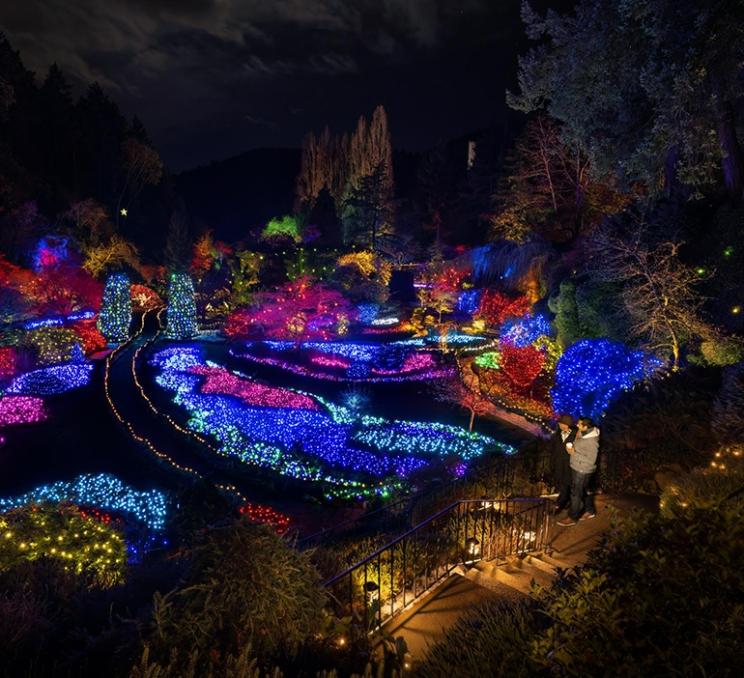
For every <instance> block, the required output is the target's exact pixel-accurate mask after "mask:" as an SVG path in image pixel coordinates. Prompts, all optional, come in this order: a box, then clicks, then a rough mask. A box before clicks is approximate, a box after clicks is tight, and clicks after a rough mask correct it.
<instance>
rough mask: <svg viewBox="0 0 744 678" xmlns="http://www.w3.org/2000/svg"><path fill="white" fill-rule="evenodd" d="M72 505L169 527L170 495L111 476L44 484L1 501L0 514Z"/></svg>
mask: <svg viewBox="0 0 744 678" xmlns="http://www.w3.org/2000/svg"><path fill="white" fill-rule="evenodd" d="M43 502H51V503H59V502H70V503H72V504H77V505H80V506H89V507H92V508H97V509H103V510H104V511H108V512H112V513H117V514H120V515H122V516H123V517H124V518H125V519H127V520H130V521H134V522H136V523H139V524H141V525H144V526H146V527H147V528H148V529H150V530H153V531H155V532H161V531H162V530H163V529H164V528H165V519H166V516H167V513H168V501H167V499H166V496H165V495H164V494H163V493H162V492H160V491H158V490H147V491H139V490H135V489H132V488H131V487H129V486H128V485H125V484H124V483H123V482H122V481H121V480H119V478H117V477H116V476H113V475H110V474H108V473H100V474H97V475H81V476H78V477H77V478H75V480H71V481H58V482H56V483H52V484H50V485H41V486H40V487H37V488H35V489H33V490H31V491H30V492H26V493H25V494H22V495H19V496H16V497H5V498H0V513H4V512H6V511H10V510H11V509H16V508H19V507H21V506H26V505H28V504H39V503H43Z"/></svg>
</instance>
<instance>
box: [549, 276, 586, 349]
mask: <svg viewBox="0 0 744 678" xmlns="http://www.w3.org/2000/svg"><path fill="white" fill-rule="evenodd" d="M548 308H550V310H551V311H552V312H553V313H554V314H555V328H556V331H557V334H558V342H559V343H560V345H561V346H562V347H563V348H564V349H566V348H568V347H569V346H570V345H571V344H573V343H574V342H576V341H578V340H579V339H580V338H581V336H582V335H581V326H580V325H579V309H578V306H577V304H576V284H575V283H574V282H573V281H571V280H562V281H561V284H560V285H559V287H558V294H557V295H556V296H554V297H551V298H550V299H549V300H548Z"/></svg>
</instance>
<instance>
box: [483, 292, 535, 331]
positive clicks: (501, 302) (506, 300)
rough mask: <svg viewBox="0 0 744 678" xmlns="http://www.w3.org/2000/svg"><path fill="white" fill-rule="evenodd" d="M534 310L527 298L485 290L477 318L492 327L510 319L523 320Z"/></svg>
mask: <svg viewBox="0 0 744 678" xmlns="http://www.w3.org/2000/svg"><path fill="white" fill-rule="evenodd" d="M531 308H532V304H531V302H530V300H529V299H528V298H527V297H526V296H519V297H510V296H508V295H506V294H504V293H503V292H499V291H497V290H485V291H484V292H483V294H482V295H481V299H480V305H479V307H478V312H477V313H476V317H478V318H481V319H483V320H485V321H486V322H487V323H489V324H490V325H501V324H502V323H503V322H504V321H505V320H507V319H508V318H521V317H522V316H525V315H527V314H528V313H529V312H530V309H531Z"/></svg>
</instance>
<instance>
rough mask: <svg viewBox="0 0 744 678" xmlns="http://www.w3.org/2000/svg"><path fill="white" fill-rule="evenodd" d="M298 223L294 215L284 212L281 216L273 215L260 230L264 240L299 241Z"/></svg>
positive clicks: (300, 236)
mask: <svg viewBox="0 0 744 678" xmlns="http://www.w3.org/2000/svg"><path fill="white" fill-rule="evenodd" d="M300 230H301V229H300V224H299V221H298V220H297V218H296V217H293V216H291V215H289V214H285V215H284V216H283V217H274V218H273V219H271V220H270V221H269V223H268V224H266V226H265V227H264V230H263V231H262V232H261V238H263V239H264V240H281V239H287V240H292V241H293V242H295V243H299V242H300V241H301V240H302V233H301V232H300Z"/></svg>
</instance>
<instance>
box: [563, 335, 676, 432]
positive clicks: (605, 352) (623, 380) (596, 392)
mask: <svg viewBox="0 0 744 678" xmlns="http://www.w3.org/2000/svg"><path fill="white" fill-rule="evenodd" d="M662 365H663V363H662V361H661V360H659V359H658V358H656V357H654V356H652V355H650V354H648V353H645V352H644V351H635V350H633V349H631V348H628V347H627V346H625V345H624V344H621V343H619V342H615V341H610V340H609V339H583V340H582V341H578V342H576V343H575V344H573V345H572V346H571V347H570V348H569V349H568V350H567V351H566V352H565V353H564V354H563V355H562V356H561V358H560V360H558V366H557V367H556V375H555V387H554V388H553V389H552V391H551V395H552V399H553V409H554V410H555V411H556V412H567V413H568V414H572V415H573V416H577V417H578V416H589V417H592V418H598V417H600V416H601V415H602V414H603V413H604V412H605V411H606V410H607V408H608V407H609V405H610V403H611V402H612V401H613V400H614V399H615V398H617V396H619V395H620V393H622V392H623V391H627V390H628V389H629V388H631V387H632V386H633V384H635V383H636V382H638V381H641V380H643V379H647V378H649V377H651V376H652V375H653V374H654V373H656V372H658V370H660V369H661V367H662Z"/></svg>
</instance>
